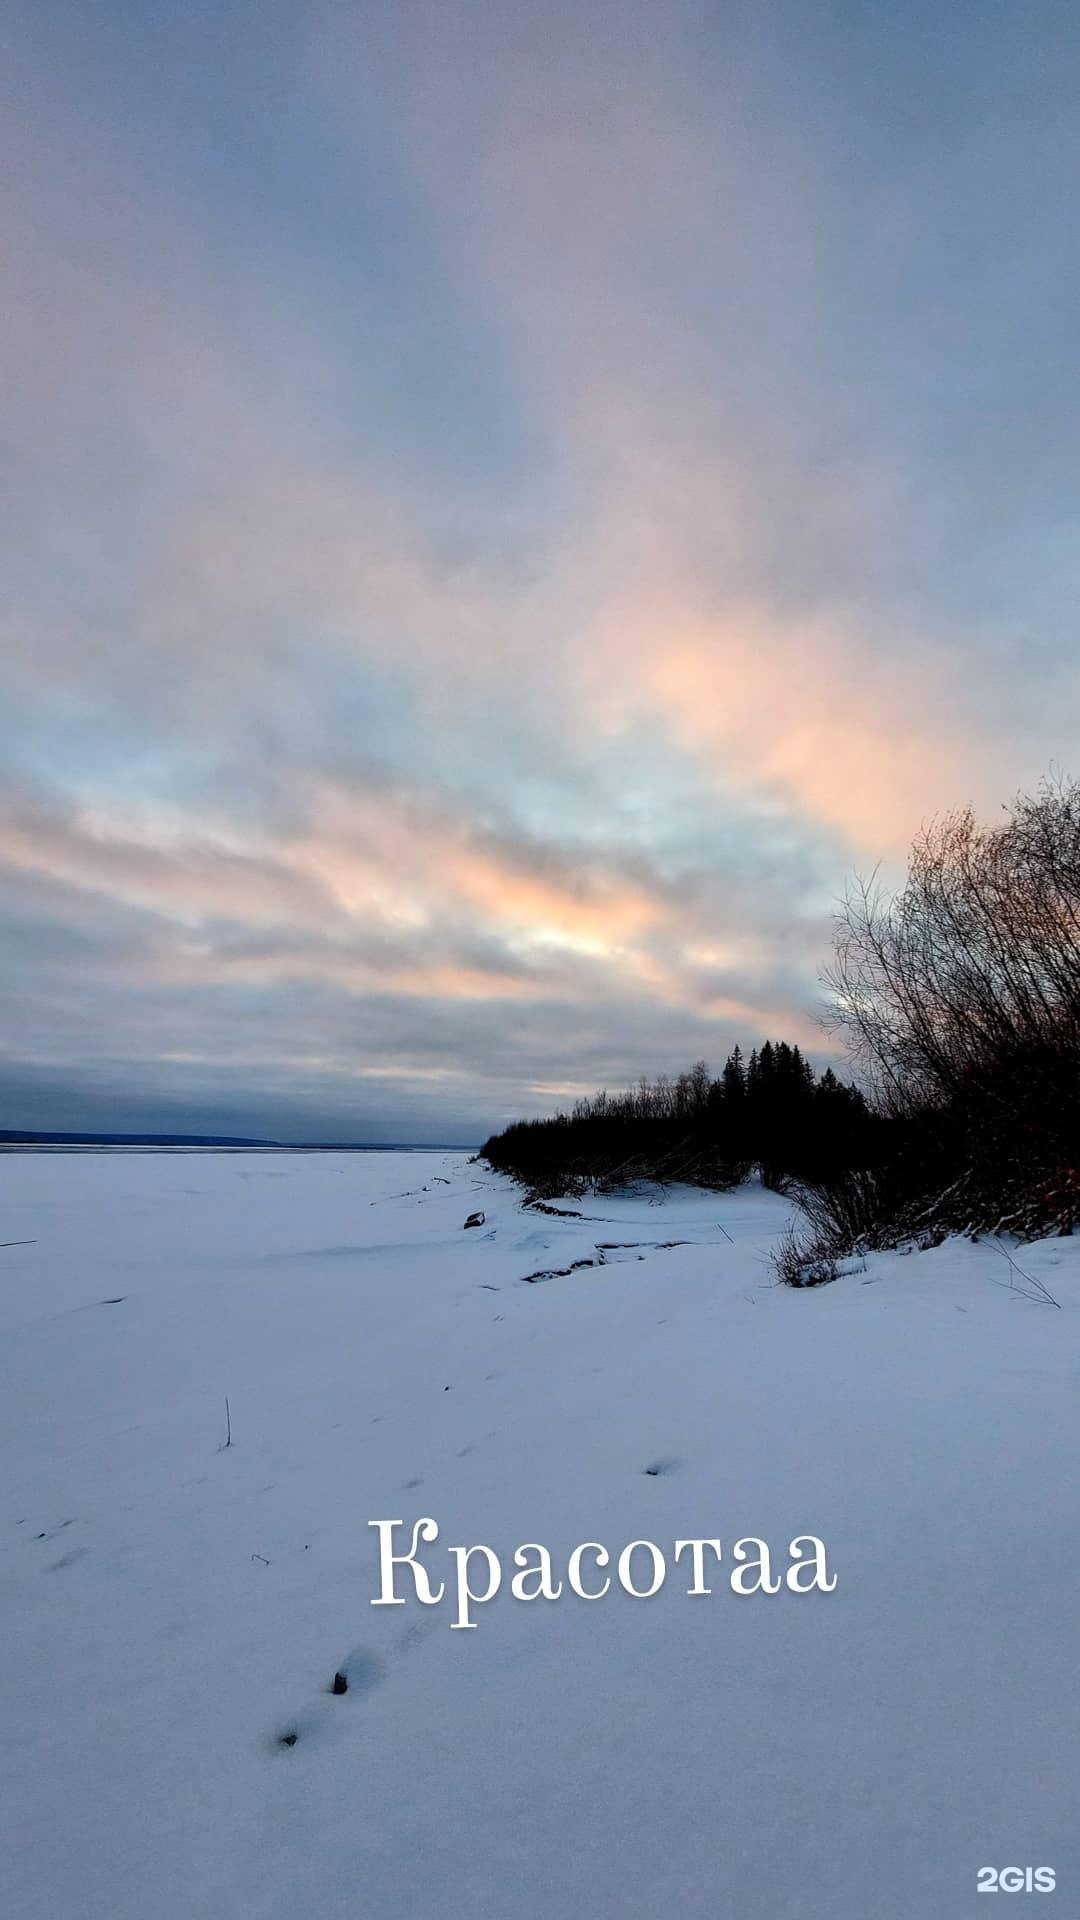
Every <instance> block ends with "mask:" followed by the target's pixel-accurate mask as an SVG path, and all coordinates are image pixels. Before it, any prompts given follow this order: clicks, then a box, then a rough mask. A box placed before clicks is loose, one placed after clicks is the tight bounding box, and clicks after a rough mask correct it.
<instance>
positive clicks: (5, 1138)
mask: <svg viewBox="0 0 1080 1920" xmlns="http://www.w3.org/2000/svg"><path fill="white" fill-rule="evenodd" d="M476 1151H477V1149H476V1147H474V1146H448V1145H446V1144H445V1143H442V1142H439V1141H423V1142H421V1143H419V1144H417V1143H406V1142H402V1141H396V1140H375V1141H372V1140H235V1139H215V1138H213V1136H210V1137H208V1138H200V1137H198V1136H196V1135H190V1134H124V1133H116V1134H108V1133H99V1134H89V1133H55V1134H54V1133H30V1132H26V1133H15V1132H13V1131H10V1130H9V1131H6V1132H0V1153H475V1152H476Z"/></svg>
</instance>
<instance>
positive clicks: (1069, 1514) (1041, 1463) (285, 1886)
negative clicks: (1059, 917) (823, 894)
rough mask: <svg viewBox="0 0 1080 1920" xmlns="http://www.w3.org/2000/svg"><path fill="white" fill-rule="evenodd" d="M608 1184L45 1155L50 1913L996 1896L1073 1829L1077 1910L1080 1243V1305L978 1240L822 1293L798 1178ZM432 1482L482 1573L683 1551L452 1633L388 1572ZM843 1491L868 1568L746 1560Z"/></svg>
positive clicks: (44, 1588)
mask: <svg viewBox="0 0 1080 1920" xmlns="http://www.w3.org/2000/svg"><path fill="white" fill-rule="evenodd" d="M568 1204H569V1203H568ZM579 1204H580V1205H581V1207H582V1210H583V1212H584V1214H586V1215H588V1216H589V1217H588V1218H563V1217H554V1216H550V1215H540V1214H536V1213H533V1212H526V1211H523V1209H522V1206H521V1203H520V1197H519V1196H518V1194H517V1193H516V1192H515V1190H514V1189H513V1188H512V1187H511V1186H510V1185H509V1183H508V1182H505V1181H502V1180H499V1179H497V1178H495V1177H494V1176H492V1175H490V1174H488V1173H487V1172H486V1171H485V1170H484V1169H482V1168H480V1167H478V1166H474V1165H470V1164H468V1162H467V1159H466V1156H465V1155H463V1154H457V1155H455V1154H441V1155H439V1154H385V1155H384V1154H371V1155H349V1154H333V1153H327V1154H305V1155H299V1154H297V1155H290V1154H236V1153H233V1154H196V1153H188V1154H175V1155H149V1154H116V1155H108V1154H87V1155H76V1154H66V1153H65V1154H40V1155H22V1154H10V1155H5V1156H2V1157H0V1240H3V1241H5V1242H13V1243H16V1244H12V1245H6V1246H4V1247H3V1248H2V1249H0V1330H2V1337H0V1350H2V1353H3V1378H2V1390H0V1439H2V1462H3V1476H2V1488H3V1499H2V1517H0V1542H2V1548H3V1562H2V1565H3V1578H2V1598H0V1649H2V1666H3V1680H2V1688H3V1697H2V1702H0V1771H2V1773H3V1776H4V1784H3V1795H2V1809H3V1818H4V1822H5V1823H6V1828H7V1837H6V1843H5V1845H4V1846H3V1849H2V1860H0V1913H2V1914H3V1915H4V1917H5V1920H67V1916H78V1917H79V1920H195V1916H198V1917H199V1920H248V1916H250V1917H251V1920H256V1917H257V1920H323V1916H329V1915H333V1916H338V1915H341V1916H349V1920H358V1917H360V1916H363V1917H364V1920H367V1917H368V1916H373V1917H374V1920H412V1917H413V1916H416V1917H417V1920H419V1916H421V1915H423V1916H429V1915H438V1916H440V1920H450V1917H455V1920H456V1917H457V1916H461V1917H462V1920H465V1917H466V1916H468V1920H540V1916H544V1920H571V1917H576V1916H578V1915H591V1916H603V1917H604V1920H608V1917H609V1916H610V1920H655V1917H656V1916H668V1915H670V1916H680V1917H681V1916H686V1920H698V1917H699V1916H700V1920H711V1917H712V1916H714V1915H718V1916H726V1915H738V1916H739V1920H787V1916H792V1920H794V1917H795V1916H798V1920H819V1916H820V1920H876V1917H878V1916H888V1917H890V1920H891V1917H892V1916H895V1917H896V1920H923V1916H925V1920H961V1917H962V1916H966V1915H968V1914H972V1915H978V1914H980V1913H981V1912H982V1905H983V1903H981V1902H980V1900H979V1897H978V1896H977V1894H976V1876H977V1873H978V1870H979V1869H980V1868H983V1867H987V1866H990V1867H995V1868H1003V1867H1007V1866H1018V1867H1020V1868H1025V1867H1027V1866H1029V1865H1031V1866H1048V1867H1051V1868H1053V1869H1054V1870H1055V1872H1056V1876H1057V1892H1056V1893H1055V1894H1054V1895H1053V1896H1052V1900H1053V1904H1052V1906H1051V1907H1050V1911H1051V1913H1053V1912H1059V1913H1061V1914H1062V1915H1064V1914H1065V1913H1075V1912H1077V1911H1080V1848H1078V1845H1077V1839H1076V1818H1075V1816H1076V1782H1077V1778H1078V1776H1080V1738H1078V1709H1077V1696H1076V1679H1077V1674H1076V1664H1077V1633H1076V1614H1077V1597H1078V1588H1080V1531H1078V1528H1077V1506H1076V1484H1077V1481H1076V1467H1077V1458H1078V1447H1077V1442H1078V1439H1080V1394H1078V1385H1080V1380H1078V1371H1077V1360H1078V1345H1080V1341H1078V1335H1080V1246H1078V1245H1077V1244H1076V1243H1073V1242H1070V1241H1054V1242H1046V1243H1044V1244H1042V1245H1040V1246H1038V1247H1033V1248H1026V1249H1024V1250H1023V1251H1021V1252H1019V1253H1018V1255H1017V1257H1018V1259H1019V1261H1020V1264H1021V1266H1022V1268H1023V1269H1024V1270H1025V1272H1026V1273H1027V1274H1030V1275H1032V1276H1034V1277H1037V1278H1040V1279H1041V1280H1042V1281H1043V1282H1044V1283H1045V1284H1046V1285H1047V1286H1048V1287H1049V1288H1050V1290H1051V1292H1052V1293H1053V1295H1054V1297H1055V1298H1056V1299H1057V1300H1058V1301H1060V1303H1061V1307H1060V1311H1059V1310H1057V1309H1055V1308H1054V1307H1052V1306H1050V1305H1047V1304H1045V1303H1039V1302H1037V1301H1035V1300H1033V1299H1031V1298H1027V1297H1025V1296H1026V1294H1027V1293H1028V1292H1029V1291H1030V1289H1029V1288H1028V1287H1027V1284H1026V1282H1025V1281H1024V1280H1023V1279H1022V1278H1021V1277H1019V1276H1018V1275H1017V1274H1015V1273H1014V1271H1013V1270H1012V1268H1010V1266H1009V1264H1008V1262H1007V1260H1006V1259H1005V1258H1004V1257H1003V1256H1002V1255H1001V1254H1000V1253H999V1252H998V1251H997V1250H996V1249H995V1248H993V1247H990V1246H971V1245H969V1244H967V1243H959V1244H958V1243H952V1244H950V1245H948V1246H946V1247H944V1248H942V1249H940V1250H939V1251H938V1252H936V1253H931V1254H925V1255H918V1256H912V1257H908V1258H904V1257H901V1256H896V1255H892V1256H882V1257H877V1258H875V1259H874V1260H872V1261H871V1262H870V1264H869V1265H868V1266H867V1268H866V1269H865V1271H862V1272H855V1273H851V1274H848V1275H846V1276H845V1277H843V1278H842V1279H841V1280H840V1281H838V1282H837V1283H836V1284H835V1285H832V1286H829V1287H825V1288H822V1289H820V1290H816V1291H813V1292H805V1293H792V1292H790V1291H788V1290H786V1289H781V1288H778V1287H776V1286H775V1285H774V1284H773V1280H772V1276H771V1273H770V1272H769V1269H768V1259H767V1256H768V1251H769V1248H770V1245H771V1243H772V1242H773V1240H774V1238H775V1236H776V1235H777V1234H778V1233H779V1232H780V1231H781V1230H782V1229H783V1227H784V1225H785V1222H786V1218H787V1209H786V1206H785V1204H784V1203H783V1202H782V1201H780V1200H778V1199H777V1198H776V1197H775V1196H773V1195H771V1194H768V1193H766V1192H763V1191H762V1190H761V1189H759V1188H757V1187H748V1188H745V1189H743V1190H741V1191H740V1192H738V1193H736V1194H732V1195H727V1196H724V1197H721V1198H717V1197H715V1196H709V1195H702V1194H699V1193H685V1192H684V1193H673V1194H669V1195H668V1196H666V1198H664V1199H663V1200H662V1201H660V1202H655V1201H653V1202H651V1201H650V1199H649V1198H648V1196H645V1197H638V1198H626V1199H619V1200H615V1201H613V1200H609V1199H604V1200H596V1201H592V1202H583V1203H579ZM478 1208H479V1209H483V1211H484V1212H485V1214H486V1222H485V1225H484V1226H483V1227H482V1228H479V1229H473V1230H470V1231H468V1232H465V1231H463V1226H462V1223H463V1221H464V1219H465V1217H466V1215H467V1214H468V1213H469V1212H471V1211H473V1210H474V1209H478ZM598 1242H611V1243H637V1244H620V1245H618V1246H611V1247H610V1248H609V1250H608V1251H607V1253H606V1255H605V1260H604V1264H602V1265H588V1266H580V1267H574V1263H575V1262H576V1261H582V1260H595V1259H596V1257H597V1255H596V1247H597V1243H598ZM662 1242H679V1243H680V1244H677V1245H669V1246H663V1245H661V1244H659V1243H662ZM24 1243H25V1244H24ZM565 1268H573V1270H572V1271H570V1272H566V1273H561V1274H560V1273H557V1272H555V1270H558V1269H565ZM543 1272H553V1273H554V1274H555V1277H552V1278H550V1279H545V1280H536V1281H534V1282H533V1283H532V1284H524V1280H525V1276H526V1275H530V1274H537V1273H543ZM226 1396H228V1400H229V1408H230V1416H231V1427H232V1445H231V1446H229V1447H227V1448H225V1447H223V1442H224V1440H225V1434H226V1429H225V1398H226ZM650 1469H652V1470H651V1471H650ZM424 1515H430V1516H432V1517H434V1518H435V1519H436V1520H437V1522H438V1525H439V1528H440V1540H439V1542H438V1544H437V1546H436V1547H434V1548H431V1549H428V1550H427V1553H426V1561H427V1564H429V1565H430V1566H431V1567H432V1569H433V1571H436V1572H437V1573H438V1576H439V1577H440V1578H442V1577H445V1575H446V1573H447V1570H448V1567H449V1556H447V1555H445V1554H444V1547H446V1546H449V1545H453V1544H461V1545H471V1544H472V1543H474V1542H478V1541H482V1542H484V1543H486V1544H487V1545H489V1546H490V1547H492V1548H493V1549H494V1550H495V1551H496V1552H497V1553H498V1554H499V1556H500V1557H501V1559H502V1560H503V1562H504V1564H505V1565H506V1566H507V1570H508V1571H507V1579H509V1573H510V1571H511V1570H512V1555H513V1550H514V1548H515V1547H516V1546H518V1545H519V1544H520V1543H522V1542H525V1541H537V1542H543V1543H544V1544H546V1545H547V1546H549V1547H550V1548H551V1549H552V1552H553V1554H554V1555H555V1559H556V1573H559V1572H560V1571H561V1572H562V1573H563V1574H565V1564H566V1556H567V1554H568V1553H569V1551H570V1550H571V1549H572V1548H573V1547H574V1546H575V1545H576V1544H578V1543H579V1542H583V1541H600V1542H603V1543H605V1544H606V1545H607V1546H608V1547H609V1548H611V1549H612V1550H613V1554H614V1553H615V1552H617V1551H618V1550H619V1549H621V1548H622V1547H623V1546H625V1545H626V1543H627V1542H629V1541H631V1540H634V1539H648V1540H652V1541H655V1542H656V1543H657V1545H658V1546H660V1547H661V1548H662V1549H663V1550H664V1551H665V1553H666V1554H667V1555H668V1561H669V1573H668V1577H667V1581H666V1584H665V1585H664V1587H663V1588H662V1589H661V1591H660V1592H659V1593H658V1594H657V1595H656V1596H655V1597H654V1598H652V1599H648V1600H645V1599H641V1600H638V1599H634V1598H631V1597H629V1596H627V1595H626V1594H624V1593H623V1592H622V1591H621V1590H615V1591H613V1592H612V1593H610V1594H609V1595H608V1596H607V1597H606V1598H605V1599H604V1600H603V1601H601V1602H593V1603H590V1602H587V1601H585V1600H582V1599H578V1598H576V1597H575V1596H574V1595H573V1594H571V1593H568V1592H565V1591H564V1593H563V1595H562V1597H561V1598H560V1599H559V1600H557V1601H553V1602H549V1601H544V1600H539V1601H536V1602H534V1603H531V1604H524V1603H522V1602H521V1601H518V1600H515V1599H514V1598H512V1597H511V1595H510V1594H509V1592H507V1591H506V1590H505V1589H504V1591H503V1592H501V1593H500V1594H499V1596H498V1597H497V1598H496V1599H495V1600H494V1601H492V1602H491V1604H489V1605H488V1606H486V1607H483V1608H481V1609H479V1622H480V1624H479V1627H478V1629H477V1631H475V1632H452V1631H451V1630H450V1618H451V1613H450V1609H449V1605H448V1604H446V1603H444V1604H443V1605H441V1606H439V1607H433V1608H430V1609H426V1608H423V1607H421V1606H420V1605H419V1604H418V1603H417V1602H416V1601H415V1600H414V1599H412V1598H411V1597H410V1599H409V1601H408V1603H407V1604H406V1606H404V1607H398V1608H393V1607H386V1608H384V1607H373V1606H371V1605H370V1601H371V1599H372V1598H373V1596H375V1595H376V1594H377V1592H378V1554H377V1540H376V1535H375V1534H374V1532H372V1531H370V1530H369V1527H368V1522H369V1521H370V1520H374V1519H383V1518H400V1519H403V1520H406V1521H408V1522H409V1523H410V1525H411V1523H412V1522H413V1521H414V1520H416V1519H419V1518H420V1517H421V1516H424ZM800 1533H813V1534H818V1535H820V1536H821V1537H822V1538H823V1539H824V1541H825V1542H826V1545H827V1549H828V1555H829V1570H830V1573H835V1575H836V1576H837V1580H838V1585H837V1588H836V1591H835V1592H833V1593H830V1594H827V1595H826V1594H821V1593H813V1594H810V1595H808V1596H805V1597H803V1596H796V1595H794V1594H791V1593H789V1592H787V1590H786V1589H784V1590H782V1591H781V1592H780V1593H779V1594H777V1595H776V1596H775V1597H763V1596H761V1595H757V1596H753V1597H748V1598H741V1597H738V1596H736V1595H735V1594H733V1593H732V1592H731V1590H730V1586H729V1584H728V1578H727V1575H728V1572H729V1570H730V1569H729V1566H728V1559H729V1552H730V1546H731V1545H733V1543H734V1542H735V1541H736V1540H737V1539H739V1538H740V1536H743V1535H760V1536H763V1537H764V1538H765V1539H766V1540H767V1541H768V1542H769V1543H770V1545H771V1546H772V1547H773V1548H774V1549H775V1550H776V1552H777V1554H778V1556H779V1559H780V1564H781V1567H782V1568H786V1566H787V1542H788V1540H789V1539H790V1538H791V1536H792V1535H795V1534H800ZM698 1536H709V1537H712V1536H716V1537H719V1538H720V1539H721V1540H722V1542H723V1545H724V1555H725V1559H724V1563H723V1564H722V1566H721V1568H720V1569H718V1570H717V1577H715V1578H712V1579H711V1582H710V1583H711V1584H712V1586H713V1589H714V1590H713V1592H712V1594H711V1595H709V1596H701V1595H699V1596H697V1597H688V1595H687V1591H686V1589H687V1586H688V1585H689V1579H690V1576H689V1571H688V1569H687V1568H686V1566H685V1562H684V1563H683V1564H682V1565H681V1566H680V1568H679V1569H677V1570H676V1569H674V1568H672V1567H671V1564H670V1563H671V1548H672V1545H673V1543H674V1541H675V1540H676V1539H678V1538H693V1537H698ZM560 1559H561V1565H560ZM401 1590H403V1589H402V1588H400V1587H399V1591H401ZM407 1590H408V1591H409V1592H410V1595H411V1582H407ZM339 1669H340V1670H343V1671H344V1672H345V1673H346V1675H347V1677H348V1680H349V1690H348V1692H347V1693H346V1694H345V1695H344V1697H342V1698H334V1697H332V1696H331V1694H330V1693H329V1691H328V1688H329V1684H330V1682H331V1680H332V1678H333V1675H334V1673H335V1671H336V1670H339ZM287 1733H289V1734H291V1733H295V1735H296V1736H297V1737H296V1742H295V1744H294V1745H291V1746H284V1745H282V1744H280V1741H281V1737H282V1735H284V1734H287ZM1043 1898H1045V1896H1039V1895H1037V1894H1031V1895H1024V1896H1022V1905H1024V1910H1025V1911H1026V1910H1027V1908H1028V1907H1030V1905H1031V1902H1032V1901H1033V1900H1035V1901H1041V1899H1043Z"/></svg>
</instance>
